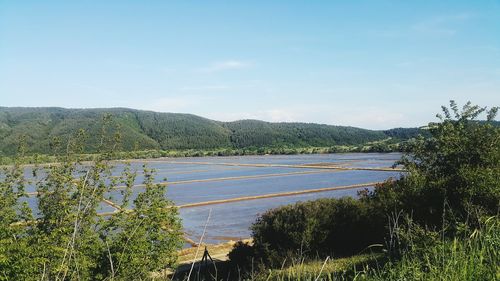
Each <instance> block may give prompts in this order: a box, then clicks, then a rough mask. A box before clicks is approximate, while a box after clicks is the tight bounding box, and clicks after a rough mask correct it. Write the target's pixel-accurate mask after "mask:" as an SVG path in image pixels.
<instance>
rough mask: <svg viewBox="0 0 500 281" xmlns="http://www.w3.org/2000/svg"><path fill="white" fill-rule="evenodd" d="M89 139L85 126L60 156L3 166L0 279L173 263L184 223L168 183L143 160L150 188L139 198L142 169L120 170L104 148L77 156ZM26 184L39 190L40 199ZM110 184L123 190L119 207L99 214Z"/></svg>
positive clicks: (108, 275)
mask: <svg viewBox="0 0 500 281" xmlns="http://www.w3.org/2000/svg"><path fill="white" fill-rule="evenodd" d="M106 131H107V130H106V128H103V132H104V133H105V134H103V137H102V138H101V144H102V146H103V147H104V146H108V145H110V146H111V147H114V145H115V144H116V142H117V141H118V139H119V135H115V136H113V137H106V135H107V134H106ZM84 140H85V137H84V132H83V131H81V132H80V134H79V136H77V137H76V138H75V140H74V141H72V142H69V143H68V145H67V146H66V149H67V153H66V155H65V156H63V157H61V158H60V160H61V161H60V162H59V163H58V164H54V165H50V166H43V167H39V166H34V167H33V168H25V167H22V166H20V165H19V164H15V165H13V166H8V167H3V169H2V171H1V174H0V280H104V279H108V280H109V279H112V280H132V279H144V278H146V277H148V276H149V274H150V272H151V271H157V270H160V269H162V268H164V267H167V266H174V265H175V262H176V258H177V256H176V255H177V250H178V249H179V248H180V247H181V245H182V240H181V224H180V219H179V216H178V213H177V209H176V208H175V207H173V204H172V202H171V201H169V200H168V199H166V198H165V186H164V185H158V184H154V183H153V171H152V170H149V169H147V168H144V171H143V178H144V181H143V183H144V186H145V189H144V191H143V192H142V193H139V194H138V195H137V196H136V197H135V198H133V196H132V186H133V184H134V182H135V178H136V175H137V174H136V172H135V171H131V168H130V166H125V168H124V170H123V173H122V174H121V175H116V173H114V172H113V167H112V166H111V165H110V163H109V162H108V161H107V160H106V159H108V158H109V154H107V153H104V150H103V154H102V155H101V158H99V159H97V160H96V161H95V162H92V163H85V164H82V163H80V162H79V161H78V159H75V158H74V155H75V154H74V153H75V152H76V153H78V152H81V142H82V141H84ZM28 191H31V192H32V191H36V200H35V198H34V197H33V196H31V197H30V196H28ZM112 191H115V192H117V191H119V193H121V196H120V197H121V198H122V200H121V201H120V203H119V206H117V207H118V211H117V212H116V213H115V214H113V215H112V216H101V215H99V214H98V212H99V211H100V210H101V208H102V207H103V206H104V205H103V203H102V200H103V199H109V196H110V195H109V194H110V192H112ZM33 201H36V202H37V203H36V209H34V210H31V209H30V208H29V206H28V202H32V204H33ZM132 204H133V207H134V210H133V211H130V210H128V208H129V207H131V205H132Z"/></svg>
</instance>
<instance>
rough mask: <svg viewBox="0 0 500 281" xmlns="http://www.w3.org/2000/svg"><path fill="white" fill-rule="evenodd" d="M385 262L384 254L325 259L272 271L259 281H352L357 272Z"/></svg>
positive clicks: (262, 276)
mask: <svg viewBox="0 0 500 281" xmlns="http://www.w3.org/2000/svg"><path fill="white" fill-rule="evenodd" d="M380 260H383V255H382V254H362V255H356V256H352V257H347V258H339V259H333V260H331V259H325V260H324V261H321V260H317V261H311V262H301V263H298V264H295V265H292V266H290V267H288V268H283V269H279V270H271V271H269V272H266V273H264V274H262V275H259V276H258V277H257V278H256V279H257V280H273V281H274V280H275V281H288V280H299V281H309V280H351V279H352V278H354V277H353V276H355V275H356V273H357V272H360V271H362V270H363V268H365V267H366V266H368V265H373V264H377V262H378V261H380Z"/></svg>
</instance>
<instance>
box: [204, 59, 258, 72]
mask: <svg viewBox="0 0 500 281" xmlns="http://www.w3.org/2000/svg"><path fill="white" fill-rule="evenodd" d="M251 66H252V63H250V62H247V61H239V60H227V61H220V62H214V63H212V64H211V65H209V66H207V67H202V68H199V69H198V71H200V72H209V73H211V72H219V71H225V70H237V69H245V68H249V67H251Z"/></svg>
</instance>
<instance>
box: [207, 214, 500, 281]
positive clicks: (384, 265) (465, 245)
mask: <svg viewBox="0 0 500 281" xmlns="http://www.w3.org/2000/svg"><path fill="white" fill-rule="evenodd" d="M414 246H417V247H415V248H412V249H407V250H406V251H404V252H403V255H402V257H401V258H400V259H399V260H390V259H389V258H388V257H387V256H386V254H383V253H379V254H361V255H356V256H352V257H347V258H338V259H329V258H328V259H326V260H313V261H300V262H296V263H293V264H292V265H291V266H289V267H283V268H281V269H268V270H267V271H261V272H258V271H255V272H253V273H251V274H249V275H246V277H243V276H238V277H237V278H236V279H235V278H231V279H226V278H219V279H218V280H256V281H264V280H266V281H291V280H298V281H309V280H311V281H312V280H328V281H333V280H364V281H382V280H442V281H448V280H449V281H452V280H453V281H454V280H466V281H467V280H468V281H482V280H484V281H486V280H488V281H489V280H500V220H499V218H498V217H497V216H495V217H491V218H489V219H488V220H487V221H486V223H485V224H484V225H483V226H482V227H481V228H480V229H477V230H474V231H472V232H470V233H468V234H467V235H461V236H458V237H455V238H453V239H438V241H436V243H434V244H433V245H429V246H428V247H426V246H423V245H414ZM223 248H224V251H227V250H228V247H223ZM214 251H215V249H214ZM284 262H285V260H284ZM220 266H229V264H227V262H226V263H225V264H221V265H220ZM256 268H258V266H256ZM221 271H222V272H223V270H221ZM222 272H221V273H222ZM219 276H227V275H226V274H221V275H219Z"/></svg>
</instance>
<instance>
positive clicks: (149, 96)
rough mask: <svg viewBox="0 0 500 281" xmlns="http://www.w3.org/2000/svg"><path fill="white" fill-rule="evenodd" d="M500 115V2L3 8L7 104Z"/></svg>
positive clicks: (402, 119) (305, 114)
mask: <svg viewBox="0 0 500 281" xmlns="http://www.w3.org/2000/svg"><path fill="white" fill-rule="evenodd" d="M451 99H453V100H456V101H457V102H458V103H459V104H463V103H465V102H466V101H469V100H470V101H471V102H473V103H474V104H479V105H482V106H490V107H491V106H498V105H500V1H498V0H497V1H482V0H476V1H459V0H455V1H402V0H401V1H383V0H381V1H347V0H346V1H305V0H304V1H270V0H268V1H257V0H254V1H186V0H183V1H153V0H150V1H126V0H120V1H49V0H47V1H29V0H23V1H19V0H11V1H5V0H0V106H30V107H32V106H37V107H40V106H58V107H69V108H94V107H100V108H102V107H128V108H136V109H145V110H153V111H160V112H182V113H192V114H196V115H200V116H203V117H207V118H211V119H215V120H221V121H232V120H238V119H260V120H266V121H275V122H282V121H285V122H290V121H294V122H295V121H300V122H314V123H324V124H332V125H349V126H357V127H363V128H370V129H387V128H392V127H412V126H421V125H425V124H427V123H428V122H430V121H436V119H435V114H436V113H439V111H440V107H441V105H446V104H448V101H449V100H451Z"/></svg>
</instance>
